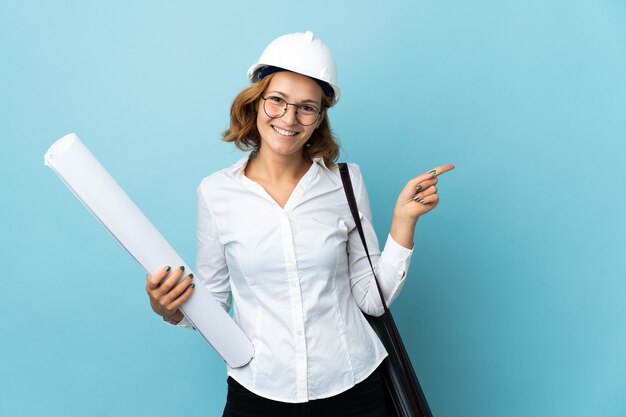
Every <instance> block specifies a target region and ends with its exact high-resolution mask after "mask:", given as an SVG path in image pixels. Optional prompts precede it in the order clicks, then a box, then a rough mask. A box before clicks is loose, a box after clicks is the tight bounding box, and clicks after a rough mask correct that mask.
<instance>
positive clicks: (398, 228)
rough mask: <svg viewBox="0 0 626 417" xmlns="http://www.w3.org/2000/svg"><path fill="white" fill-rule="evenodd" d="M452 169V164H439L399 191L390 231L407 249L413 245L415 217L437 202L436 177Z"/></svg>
mask: <svg viewBox="0 0 626 417" xmlns="http://www.w3.org/2000/svg"><path fill="white" fill-rule="evenodd" d="M453 169H454V165H452V164H447V165H442V166H439V167H437V168H435V169H432V170H430V171H428V172H426V173H424V174H421V175H418V176H417V177H415V178H413V179H412V180H410V181H409V182H408V183H407V184H406V186H405V187H404V188H403V189H402V191H400V195H399V196H398V201H397V202H396V207H395V208H394V211H393V220H392V222H391V232H390V233H391V237H393V239H394V240H395V241H396V242H397V243H399V244H400V245H402V246H404V247H406V248H409V249H410V248H412V247H413V235H414V233H415V223H416V222H417V219H419V217H420V216H422V215H423V214H426V213H428V212H429V211H431V210H432V209H434V208H435V207H437V205H438V204H439V195H438V194H437V182H438V179H437V177H438V176H439V175H441V174H443V173H445V172H448V171H451V170H453Z"/></svg>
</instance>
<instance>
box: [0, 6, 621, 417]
mask: <svg viewBox="0 0 626 417" xmlns="http://www.w3.org/2000/svg"><path fill="white" fill-rule="evenodd" d="M307 29H308V30H312V31H314V32H315V33H316V34H317V35H318V36H319V37H320V38H321V39H322V40H323V41H324V42H326V43H327V44H328V45H329V46H330V47H331V49H332V50H333V51H334V54H335V56H336V59H337V62H338V67H339V82H340V85H341V87H342V92H343V95H342V99H341V101H340V103H339V105H338V106H337V107H336V108H334V109H332V110H331V112H330V119H331V120H332V122H333V127H334V129H335V132H336V133H337V136H338V137H339V138H340V140H341V145H342V158H341V159H342V160H346V161H353V162H357V163H358V164H360V166H361V168H362V171H363V173H364V176H365V179H366V183H367V185H368V188H369V193H370V196H371V200H372V206H373V210H374V216H375V224H376V227H377V231H378V234H379V236H380V238H381V241H382V240H384V238H385V236H386V235H387V231H388V228H389V225H390V220H391V214H392V209H393V204H394V203H395V199H396V195H397V193H398V191H399V190H400V188H401V187H402V186H403V185H404V184H405V182H406V181H407V180H408V179H409V178H410V177H412V176H414V175H417V174H419V173H421V172H423V171H425V170H427V169H430V168H432V167H433V166H436V165H439V164H442V163H447V162H452V163H455V164H456V165H457V169H456V170H455V171H453V172H451V173H448V174H446V175H445V176H443V177H442V178H441V183H440V194H441V197H442V203H441V205H440V206H439V207H438V208H437V210H435V211H434V212H433V213H430V214H429V215H427V216H426V217H424V218H422V219H420V221H419V223H418V228H417V233H416V238H415V243H416V247H415V253H414V255H413V264H412V267H411V271H410V276H409V280H408V282H407V284H406V286H405V289H404V292H403V294H402V296H401V297H400V299H399V300H398V301H397V302H396V303H395V304H394V306H393V310H394V313H395V315H396V318H397V320H398V321H399V325H400V328H401V332H402V333H403V336H404V338H405V341H406V344H407V346H408V349H409V351H410V354H411V356H412V358H413V364H414V366H415V368H416V371H417V374H418V375H419V377H420V379H421V382H422V384H423V388H424V390H425V392H426V394H427V396H428V399H429V401H430V404H431V408H432V410H433V412H434V414H435V416H436V417H455V416H493V417H509V416H510V417H517V416H530V415H534V416H569V417H575V416H589V415H592V416H609V417H610V416H616V417H617V416H624V415H626V396H625V395H624V393H625V392H626V302H625V300H626V282H625V281H624V280H625V278H626V257H625V256H624V249H625V248H626V241H625V240H626V238H625V236H626V222H625V221H624V219H623V217H622V216H623V215H624V213H626V197H625V193H624V179H625V178H626V164H625V160H626V158H625V157H626V145H624V143H625V139H626V117H625V115H626V4H625V3H624V2H623V1H619V0H589V1H582V0H569V1H556V0H527V1H523V2H519V1H501V0H483V1H480V2H464V1H459V0H449V1H424V0H418V1H402V2H399V1H387V2H384V4H383V2H364V1H329V0H320V1H316V2H287V3H285V2H278V3H277V2H266V1H251V2H239V1H231V2H220V3H215V4H213V3H211V2H203V1H185V2H172V1H119V0H116V1H107V2H104V1H102V2H96V1H91V2H87V1H65V2H46V1H38V2H36V1H28V0H26V1H25V0H19V1H18V0H0V135H1V136H0V137H1V140H2V164H1V165H0V185H1V188H0V191H1V196H2V197H1V198H2V200H1V201H2V204H1V207H0V213H1V217H0V221H1V224H0V226H1V230H2V238H1V240H0V245H1V246H0V256H1V262H2V267H3V273H2V276H3V277H2V290H1V291H0V294H1V295H0V318H1V319H0V416H11V417H14V416H15V417H17V416H85V415H88V416H125V415H136V416H144V415H145V416H148V415H150V416H169V415H187V416H219V415H221V410H222V408H223V404H224V401H225V368H224V365H223V363H222V362H221V360H220V359H219V357H218V356H217V355H216V354H215V353H214V352H213V351H212V350H211V349H210V348H209V347H208V346H207V345H206V343H205V342H204V340H203V339H202V338H201V337H200V336H199V335H197V334H195V333H193V332H190V331H185V330H180V329H176V328H173V327H169V326H167V325H165V324H163V323H162V322H161V321H160V319H159V318H158V317H157V316H156V315H154V314H153V313H152V312H151V310H150V307H149V304H148V299H147V296H146V295H145V291H144V285H145V280H144V273H143V271H142V270H141V268H140V267H139V266H138V265H137V264H135V263H134V261H133V260H132V259H131V258H130V257H129V256H128V255H127V254H126V253H125V252H124V251H123V250H122V249H121V248H120V247H119V246H118V245H117V243H116V242H115V241H114V240H113V239H112V238H111V236H109V235H108V234H107V233H106V232H105V231H104V229H103V228H102V227H101V226H100V225H99V224H98V223H97V222H96V221H95V219H94V218H92V217H91V216H90V215H89V213H88V212H87V211H86V210H85V209H84V208H83V207H82V205H81V204H80V203H79V202H78V201H77V200H76V199H75V198H74V197H73V196H72V194H71V193H70V192H69V191H68V190H67V189H66V188H65V186H64V185H63V184H62V183H61V181H59V179H58V178H57V177H56V176H55V175H54V174H53V172H52V171H51V170H50V169H48V168H46V167H44V165H43V155H44V153H45V151H46V150H47V148H48V146H49V145H51V144H52V143H53V142H54V141H55V140H56V139H57V138H59V137H61V136H63V135H64V134H66V133H69V132H76V133H77V134H78V135H79V136H80V137H81V138H82V140H83V141H84V142H85V143H86V145H87V146H88V147H89V148H90V149H91V151H92V152H93V153H94V154H95V155H96V156H97V157H98V158H99V159H100V161H101V162H102V163H103V165H104V166H105V167H107V169H108V170H109V171H110V173H111V174H112V175H113V176H114V177H115V178H116V179H117V180H118V182H119V183H120V184H121V185H122V186H123V187H124V188H125V189H126V191H127V192H128V193H129V194H130V195H131V196H132V197H133V199H134V200H135V201H136V202H137V204H138V205H139V206H140V207H141V208H142V209H143V210H144V212H145V213H146V215H147V216H148V217H149V218H150V219H151V220H152V221H153V223H154V224H155V225H157V227H159V229H160V230H161V232H162V233H163V234H164V235H165V236H166V237H167V238H168V239H169V240H170V242H171V243H172V245H173V246H174V247H175V248H177V249H178V251H179V253H180V254H181V255H182V256H183V257H184V258H185V259H187V261H188V262H191V263H193V261H194V256H195V254H194V251H195V249H194V245H195V229H194V224H195V188H196V186H197V184H198V182H199V181H200V179H201V178H202V177H203V176H205V175H208V174H209V173H211V172H213V171H215V170H217V169H220V168H223V167H225V166H228V165H229V164H231V163H232V162H233V161H235V160H237V159H238V158H240V157H241V153H239V152H237V151H234V150H233V147H232V146H231V145H229V144H224V143H221V142H220V140H219V137H220V133H221V132H222V131H223V130H224V129H225V128H226V126H227V122H228V110H229V106H230V102H231V100H232V98H233V97H234V96H235V94H236V93H237V92H238V91H239V90H240V89H242V88H243V87H244V86H245V85H246V82H247V81H246V78H245V73H246V70H247V68H248V66H249V65H251V64H252V63H253V62H254V61H255V60H256V59H257V58H258V56H259V55H260V53H261V51H262V49H263V48H264V47H265V46H266V44H267V43H269V42H270V41H271V40H272V39H274V38H275V37H277V36H279V35H282V34H284V33H289V32H295V31H303V30H307ZM381 243H382V242H381Z"/></svg>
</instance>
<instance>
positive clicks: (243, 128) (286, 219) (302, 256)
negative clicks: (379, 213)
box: [146, 32, 454, 417]
mask: <svg viewBox="0 0 626 417" xmlns="http://www.w3.org/2000/svg"><path fill="white" fill-rule="evenodd" d="M249 77H250V80H251V81H252V83H251V85H250V86H249V87H248V88H246V89H244V90H243V91H242V92H241V93H240V94H239V95H238V96H237V97H236V98H235V100H234V102H233V105H232V108H231V123H230V127H229V129H228V130H227V131H226V132H225V135H224V140H226V141H229V142H234V143H235V145H237V146H238V147H239V148H240V149H242V150H252V152H251V154H250V155H249V156H246V157H244V158H243V159H241V160H240V161H239V162H237V163H236V164H235V165H233V166H232V167H230V168H227V169H224V170H222V171H219V172H216V173H214V174H213V175H210V176H208V177H206V178H205V179H204V180H203V181H202V183H201V184H200V186H199V188H198V236H197V239H198V253H197V268H196V272H197V274H198V277H197V278H195V279H194V277H192V276H190V275H188V276H187V277H185V278H184V279H181V277H182V275H183V271H182V270H181V269H176V270H171V269H170V268H169V267H165V268H164V269H163V270H161V271H160V272H159V273H156V274H155V275H154V276H152V277H151V276H148V277H147V281H148V282H147V286H146V290H147V292H148V295H149V297H150V302H151V305H152V308H153V309H154V311H155V312H156V313H157V314H159V315H161V316H162V317H163V318H164V320H166V321H168V322H170V323H173V324H177V325H179V326H186V327H190V326H189V322H188V321H187V320H186V319H185V317H184V316H183V314H182V313H181V311H180V310H179V309H178V308H179V307H180V305H181V304H183V303H184V302H185V301H186V300H187V299H188V298H189V296H190V295H191V293H192V291H193V288H194V286H195V284H194V283H193V281H196V280H197V281H198V282H200V283H202V285H204V286H205V287H206V288H207V289H208V290H209V291H211V293H212V294H213V296H214V297H215V298H216V299H217V300H218V301H219V302H220V303H221V304H222V305H223V307H224V308H225V309H226V310H228V309H230V304H231V299H232V300H234V301H235V306H234V319H235V321H236V322H237V323H238V324H239V326H240V327H241V328H242V329H243V331H244V332H245V333H246V335H247V336H248V337H249V338H250V340H251V341H252V343H253V345H254V348H255V353H254V357H253V359H252V360H251V361H250V363H249V364H248V365H246V366H244V367H241V368H236V369H232V368H231V369H229V370H228V374H229V378H228V398H227V403H226V407H225V410H224V416H272V417H276V416H289V415H304V414H306V415H320V416H348V415H350V416H352V415H354V416H384V415H386V410H385V403H384V397H383V391H382V385H381V379H380V374H379V372H378V371H377V369H378V366H379V365H380V363H381V362H382V361H383V359H384V358H385V357H386V352H385V349H384V347H383V346H382V344H381V343H380V341H379V340H378V338H377V336H376V335H375V333H374V332H373V330H372V329H371V327H370V326H369V324H368V323H367V321H366V320H365V318H364V316H363V313H365V314H370V315H380V314H382V312H383V307H382V303H381V301H380V297H379V295H378V292H377V289H376V283H375V281H374V276H373V274H372V271H371V268H370V266H369V263H368V261H367V257H366V254H365V250H364V248H363V245H362V243H361V241H360V239H359V236H358V233H357V231H356V229H355V223H354V221H353V219H352V216H351V214H350V210H349V207H348V203H347V200H346V197H345V194H344V191H343V189H342V183H341V179H340V177H339V174H338V169H337V167H336V165H335V164H334V161H335V160H336V158H337V156H338V154H339V149H338V145H337V142H336V141H335V139H334V137H333V135H332V133H331V130H330V124H329V121H328V115H327V110H328V108H329V107H331V106H332V105H334V104H336V103H337V101H338V100H339V95H340V90H339V88H338V86H337V84H336V78H335V64H334V60H333V58H332V55H331V53H330V51H329V50H328V48H327V47H326V46H325V45H324V44H323V43H322V42H321V41H320V40H319V39H316V38H315V37H314V36H313V34H312V33H310V32H307V33H296V34H290V35H285V36H282V37H280V38H278V39H276V40H275V41H273V42H272V43H271V44H270V45H269V46H268V47H267V48H266V49H265V51H264V52H263V54H262V55H261V58H260V60H259V62H258V63H257V64H255V65H253V66H252V67H251V68H250V71H249ZM452 168H454V167H453V166H452V165H445V166H442V167H438V168H436V169H435V170H433V171H430V172H429V173H425V174H421V175H419V176H417V177H416V178H414V179H412V180H410V181H409V182H408V184H407V185H406V187H405V188H404V189H403V190H402V191H401V192H400V195H399V197H398V200H397V203H396V206H395V209H394V214H393V220H392V226H391V230H390V233H389V236H388V238H387V243H386V245H385V248H384V250H383V251H382V252H380V251H379V249H378V248H379V245H378V240H377V237H376V234H375V232H374V228H373V226H372V223H371V220H372V215H371V211H370V205H369V200H368V197H367V192H366V190H365V186H364V184H363V181H362V178H361V174H360V172H359V169H358V167H357V166H356V165H353V164H351V165H350V166H349V169H350V175H351V179H352V182H353V185H354V190H355V195H356V199H357V203H358V206H359V210H360V214H361V217H362V218H361V221H362V223H363V227H364V230H365V234H366V240H367V243H368V247H369V248H370V251H371V255H372V260H373V262H374V263H375V269H376V275H377V277H378V280H379V283H380V285H381V288H382V291H383V293H384V295H385V298H386V301H387V304H391V302H392V301H393V300H394V299H395V298H396V297H397V296H398V294H399V292H400V290H401V288H402V286H403V284H404V279H405V277H406V272H407V269H408V265H409V261H410V257H411V253H412V248H413V234H414V230H415V224H416V222H417V219H418V218H419V217H420V216H421V215H423V214H425V213H427V212H428V211H430V210H432V209H433V208H434V207H436V206H437V204H438V201H439V198H438V196H437V190H436V187H435V184H436V183H437V175H439V174H441V173H443V172H446V171H448V170H450V169H452Z"/></svg>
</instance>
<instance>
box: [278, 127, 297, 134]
mask: <svg viewBox="0 0 626 417" xmlns="http://www.w3.org/2000/svg"><path fill="white" fill-rule="evenodd" d="M272 127H273V128H274V130H275V131H277V132H278V133H280V134H281V135H283V136H295V135H296V132H290V131H288V130H283V129H281V128H279V127H276V126H272Z"/></svg>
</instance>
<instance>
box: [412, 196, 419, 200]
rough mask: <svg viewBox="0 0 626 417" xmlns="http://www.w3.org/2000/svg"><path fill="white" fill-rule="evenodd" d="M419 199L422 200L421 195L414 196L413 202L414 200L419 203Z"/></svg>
mask: <svg viewBox="0 0 626 417" xmlns="http://www.w3.org/2000/svg"><path fill="white" fill-rule="evenodd" d="M419 199H420V196H419V195H414V196H413V199H412V200H413V201H417V200H419Z"/></svg>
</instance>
